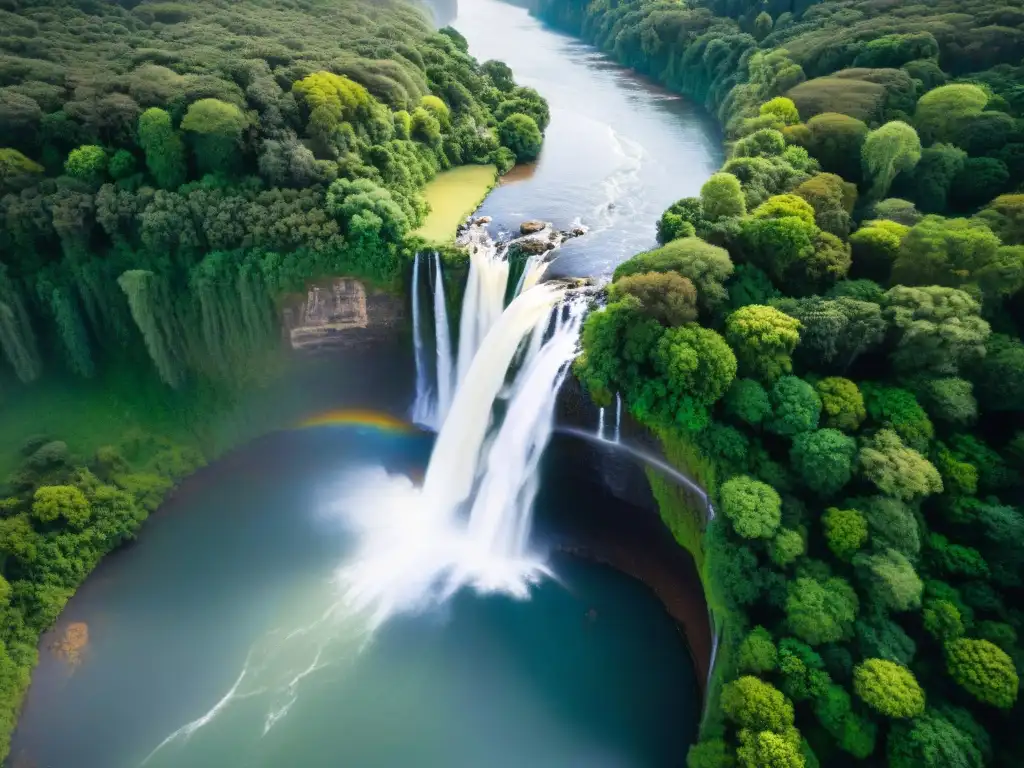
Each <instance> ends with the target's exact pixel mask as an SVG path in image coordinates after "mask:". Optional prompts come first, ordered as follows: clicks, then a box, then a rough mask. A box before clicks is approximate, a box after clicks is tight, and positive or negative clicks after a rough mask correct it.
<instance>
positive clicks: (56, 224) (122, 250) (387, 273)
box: [0, 0, 548, 387]
mask: <svg viewBox="0 0 1024 768" xmlns="http://www.w3.org/2000/svg"><path fill="white" fill-rule="evenodd" d="M0 23H2V25H3V27H4V29H5V35H4V36H3V37H0V135H2V136H3V140H2V143H3V144H4V145H5V146H3V147H2V148H0V250H2V252H3V254H4V256H3V260H2V265H0V348H2V351H3V356H4V358H5V360H6V362H7V363H8V364H9V365H10V368H11V369H13V371H14V372H15V374H16V375H17V377H18V378H19V379H20V380H21V381H22V382H31V381H33V380H35V379H36V378H38V377H39V376H40V375H41V374H42V373H43V371H44V369H46V368H61V367H64V368H68V369H70V370H72V371H74V372H75V373H77V374H79V375H81V376H86V377H88V376H92V375H94V374H95V372H96V370H97V368H98V367H101V366H103V365H105V364H106V363H107V362H109V361H110V360H111V359H112V358H121V357H125V356H130V355H133V354H135V355H137V356H139V357H142V356H148V357H149V358H151V360H152V362H153V365H154V366H155V367H156V369H157V370H158V372H159V373H160V376H161V377H162V378H163V379H164V381H165V382H166V383H167V384H169V385H170V386H173V387H178V386H181V385H182V383H183V382H185V381H186V380H187V379H188V378H189V377H190V376H194V375H196V374H199V375H206V374H210V373H217V372H218V370H219V369H223V368H225V367H228V366H230V365H231V362H232V359H233V358H237V357H238V356H244V355H245V354H247V353H248V351H249V349H250V348H251V347H252V346H253V345H254V344H257V343H259V341H260V339H261V338H262V337H263V336H264V335H265V334H266V332H267V329H268V325H269V323H268V318H267V314H268V311H269V309H270V305H271V301H272V297H275V296H277V295H278V294H279V293H280V292H281V291H282V290H284V289H287V288H293V287H296V286H299V287H301V285H302V283H303V281H305V280H308V279H310V278H314V277H317V276H320V275H323V274H328V273H338V272H346V273H351V274H355V275H358V276H362V277H365V278H368V279H371V280H373V281H376V282H385V283H386V282H393V281H394V280H395V279H396V277H397V276H398V275H400V274H401V269H402V266H403V263H404V262H403V257H405V256H407V255H408V253H410V249H411V248H412V247H414V242H415V241H411V240H410V239H409V235H410V234H411V233H412V232H413V231H414V230H415V229H416V228H417V227H418V226H419V225H420V224H422V223H423V220H424V217H425V216H426V214H427V211H428V205H427V203H426V201H425V200H424V198H423V195H422V190H423V188H424V185H425V184H426V183H427V182H428V181H429V180H430V179H432V178H433V177H434V176H435V175H436V174H437V173H438V172H439V171H441V170H445V169H448V168H452V167H455V166H459V165H463V164H471V163H475V164H493V165H495V166H497V167H498V169H499V171H500V172H505V171H507V170H508V169H509V168H510V167H511V166H512V165H513V164H514V163H515V162H516V160H517V159H529V158H530V157H532V156H535V155H536V152H537V149H538V147H539V143H540V139H541V132H542V131H543V130H544V128H545V127H546V125H547V122H548V113H547V105H546V103H545V102H544V101H543V99H542V98H541V97H540V96H539V95H538V94H537V93H536V92H535V91H533V90H531V89H529V88H521V87H518V86H516V84H515V82H514V80H513V78H512V73H511V72H510V70H509V69H508V67H507V66H505V65H504V64H501V63H500V62H487V63H485V64H483V65H479V64H478V63H477V62H476V61H475V60H474V59H473V58H472V57H470V56H469V55H468V54H467V52H466V48H467V47H466V42H465V40H463V39H462V37H461V36H460V35H459V34H458V33H457V32H455V31H453V30H450V29H446V30H442V31H441V32H435V31H434V30H433V29H432V28H431V27H430V26H429V24H428V21H427V17H426V15H425V10H424V9H423V8H419V7H416V6H414V5H412V4H407V3H404V2H400V1H399V0H394V1H390V2H385V3H370V2H365V0H315V1H314V2H301V3H284V4H282V3H269V2H259V1H258V0H246V2H242V3H142V4H138V5H136V4H125V5H118V4H114V3H100V4H97V3H89V2H73V1H72V0H67V1H61V0H47V1H45V2H40V1H35V2H33V1H30V0H24V1H23V2H22V1H21V0H14V2H12V3H8V4H7V5H6V6H5V7H4V8H3V9H0Z"/></svg>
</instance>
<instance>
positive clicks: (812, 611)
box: [786, 576, 858, 645]
mask: <svg viewBox="0 0 1024 768" xmlns="http://www.w3.org/2000/svg"><path fill="white" fill-rule="evenodd" d="M857 608H858V601H857V593H856V592H854V590H853V587H851V586H850V584H849V582H847V581H846V580H845V579H841V578H839V577H831V578H828V579H825V580H824V581H819V580H817V579H811V578H807V577H804V576H801V577H798V578H796V579H795V580H794V581H792V582H790V584H789V588H788V592H787V596H786V626H787V627H788V629H789V631H790V632H792V633H793V634H794V635H795V636H796V637H799V638H800V639H801V640H804V641H805V642H807V643H808V644H810V645H821V644H822V643H836V642H839V641H841V640H844V639H846V638H848V637H850V636H851V635H852V634H853V622H854V619H855V618H856V617H857Z"/></svg>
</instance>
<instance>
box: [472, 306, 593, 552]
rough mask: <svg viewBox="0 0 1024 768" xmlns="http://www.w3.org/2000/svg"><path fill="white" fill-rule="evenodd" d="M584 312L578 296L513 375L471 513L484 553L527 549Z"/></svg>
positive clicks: (543, 324) (476, 538) (474, 532)
mask: <svg viewBox="0 0 1024 768" xmlns="http://www.w3.org/2000/svg"><path fill="white" fill-rule="evenodd" d="M535 290H536V289H535ZM530 293H532V292H527V293H526V294H525V295H530ZM585 310H586V302H585V301H581V300H574V301H571V302H570V303H569V304H568V305H567V306H566V307H565V308H564V309H560V310H559V311H558V312H557V314H556V317H555V321H554V331H553V334H552V335H551V337H550V339H548V341H547V342H546V343H545V344H544V345H543V346H542V347H540V348H538V349H537V350H536V352H535V353H532V354H531V355H530V356H528V357H527V358H526V359H525V360H524V362H523V367H522V368H521V370H520V372H519V375H518V376H517V377H516V380H515V385H514V389H513V394H512V397H511V399H510V402H509V407H508V412H507V413H506V414H505V420H504V421H503V422H502V425H501V428H500V430H499V431H498V434H497V436H496V437H495V438H494V441H493V442H492V443H491V446H490V450H489V452H488V457H487V464H486V466H485V468H484V473H483V480H482V482H481V485H480V488H479V490H478V491H477V493H476V497H475V498H474V500H473V507H472V510H471V512H470V517H469V534H470V537H471V538H472V539H473V541H474V542H475V543H476V544H477V545H478V546H479V548H480V551H482V552H487V553H489V554H490V555H498V556H502V557H512V558H519V557H522V555H523V553H524V552H525V551H526V546H527V539H528V537H529V532H530V519H531V512H532V509H533V501H534V498H535V497H536V495H537V490H538V469H539V464H540V459H541V456H542V455H543V453H544V449H545V448H546V447H547V444H548V441H549V440H550V438H551V431H552V428H553V426H554V409H555V397H556V395H557V394H558V390H559V388H560V387H561V385H562V381H563V379H564V378H565V374H566V372H567V371H568V365H567V363H568V361H569V360H571V359H572V358H573V357H574V356H575V350H576V344H577V339H578V337H579V329H580V323H581V322H582V320H583V314H584V311H585ZM547 326H548V318H547V317H544V318H542V320H541V323H540V324H538V326H537V328H538V329H540V332H541V333H543V331H544V330H545V329H546V328H547Z"/></svg>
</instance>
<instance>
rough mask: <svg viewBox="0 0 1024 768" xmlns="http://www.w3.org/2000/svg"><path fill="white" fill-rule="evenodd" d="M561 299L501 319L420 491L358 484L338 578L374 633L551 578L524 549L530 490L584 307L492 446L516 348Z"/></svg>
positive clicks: (523, 302) (538, 299)
mask: <svg viewBox="0 0 1024 768" xmlns="http://www.w3.org/2000/svg"><path fill="white" fill-rule="evenodd" d="M564 296H565V289H564V288H558V287H555V286H552V285H549V284H542V285H538V286H536V287H535V288H533V289H532V290H529V291H526V292H525V293H523V294H521V295H520V296H518V297H516V299H515V300H513V302H512V303H511V304H510V305H509V307H508V309H506V310H505V312H504V313H503V314H502V315H501V317H500V318H499V320H498V322H497V323H496V324H495V325H494V327H493V328H492V329H491V331H490V333H488V334H487V337H486V338H485V339H484V340H483V343H482V344H481V345H480V350H479V352H478V353H477V355H476V356H475V357H474V360H473V363H472V365H471V366H469V370H468V371H467V373H466V378H465V380H464V381H463V382H462V384H461V385H460V386H459V387H458V389H457V391H456V394H455V399H454V400H453V402H452V407H451V409H450V411H449V414H448V418H447V419H446V420H445V422H444V424H443V425H442V426H441V430H440V432H439V433H438V436H437V441H436V442H435V444H434V450H433V453H432V454H431V457H430V462H429V464H428V466H427V472H426V477H425V479H424V483H423V487H422V488H415V487H414V486H413V485H412V484H411V483H410V482H409V481H408V479H407V478H404V477H399V478H390V479H387V478H385V477H383V476H382V473H377V474H375V475H374V477H373V478H372V480H371V481H370V482H367V483H363V484H360V482H359V480H358V478H356V479H354V480H353V482H352V485H354V486H360V485H361V486H362V487H364V488H365V491H364V492H365V494H366V498H365V501H364V502H361V503H357V504H354V505H352V506H351V507H350V509H355V510H358V512H357V513H356V514H357V516H356V517H353V518H351V519H350V520H349V522H350V524H351V525H352V526H353V527H354V528H355V530H356V533H357V535H358V538H359V541H360V547H359V551H358V552H357V555H356V557H355V559H354V560H353V562H352V563H350V564H349V565H347V566H346V567H344V568H343V569H342V570H341V571H340V573H339V578H340V581H341V583H342V586H343V589H344V597H345V601H346V603H347V604H348V605H349V606H350V608H352V609H354V610H356V611H359V612H367V614H368V620H369V622H370V625H371V626H376V625H377V624H379V623H381V622H383V621H385V620H386V619H387V618H388V617H389V616H391V615H393V614H395V613H397V612H401V611H409V610H418V609H422V608H424V607H427V606H430V605H433V604H435V603H436V602H438V601H440V600H443V599H445V598H446V597H447V596H448V595H450V594H452V593H453V592H455V591H457V590H458V589H460V588H462V587H464V586H470V587H473V588H474V589H477V590H478V591H481V592H488V591H501V592H504V593H507V594H510V595H515V596H519V597H525V596H526V594H527V592H528V587H529V584H531V583H533V582H535V581H536V580H537V579H538V578H539V576H540V575H541V574H543V573H546V570H545V568H544V564H543V562H542V561H541V560H538V559H536V558H533V557H531V555H530V553H529V551H528V549H527V540H528V534H529V522H530V513H531V507H532V501H533V495H534V494H535V492H536V487H535V485H532V484H534V483H535V482H536V474H537V472H536V463H537V461H538V460H539V458H540V453H541V452H542V451H543V447H544V445H546V443H547V439H548V437H549V436H550V432H551V426H552V420H553V403H552V402H549V399H550V398H551V396H552V393H553V392H554V390H555V389H556V388H557V385H558V383H559V382H560V381H561V378H562V376H563V375H564V370H565V366H566V364H567V363H568V362H569V361H570V360H571V359H572V358H573V357H574V356H575V354H576V347H577V337H578V332H579V324H580V320H581V318H582V315H583V312H584V309H585V306H584V305H583V304H582V303H581V302H573V303H572V304H571V306H570V308H569V310H568V312H569V315H568V317H569V319H567V320H566V319H562V320H560V321H559V322H558V323H557V324H556V328H555V331H554V333H553V334H551V335H550V336H545V337H542V340H541V342H540V343H539V347H538V348H537V350H536V352H535V353H532V355H531V356H530V357H529V359H528V360H527V362H526V363H525V364H524V365H523V366H522V367H521V368H520V369H519V372H518V373H517V375H516V377H515V381H514V383H513V386H512V391H513V393H514V394H513V396H512V400H511V402H510V404H509V408H508V412H507V414H506V418H505V419H504V420H503V421H502V423H501V427H500V428H499V429H498V430H497V433H496V434H495V435H494V439H493V440H491V441H488V440H487V431H488V425H489V424H490V422H491V416H492V410H493V409H494V405H495V402H496V400H497V399H498V394H499V392H500V390H501V388H502V386H503V384H504V382H505V378H506V375H507V371H508V369H509V366H510V365H511V364H512V361H513V358H514V356H515V354H516V351H517V349H518V347H519V346H520V344H522V343H523V342H524V340H525V339H526V337H527V336H528V335H531V340H530V342H529V343H530V345H531V346H533V343H534V340H535V339H537V338H538V337H539V336H540V335H541V334H540V333H539V332H538V328H542V327H545V326H547V324H548V322H549V318H550V316H551V311H552V307H554V306H555V305H556V304H558V303H559V302H560V301H561V300H562V299H563V297H564ZM487 447H489V449H490V450H489V452H488V451H487V450H486V448H487ZM485 453H488V459H487V461H486V463H485V462H484V454H485ZM474 488H477V489H478V490H477V493H476V494H475V495H474ZM466 509H468V510H469V514H468V517H467V516H466V515H464V514H463V512H464V511H465V510H466Z"/></svg>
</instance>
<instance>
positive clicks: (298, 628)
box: [12, 428, 699, 768]
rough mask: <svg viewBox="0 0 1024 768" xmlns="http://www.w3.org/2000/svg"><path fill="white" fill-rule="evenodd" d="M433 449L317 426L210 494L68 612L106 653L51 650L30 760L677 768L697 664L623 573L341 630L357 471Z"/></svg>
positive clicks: (21, 753) (157, 526)
mask: <svg viewBox="0 0 1024 768" xmlns="http://www.w3.org/2000/svg"><path fill="white" fill-rule="evenodd" d="M429 447H430V440H429V439H428V438H419V437H402V436H392V435H384V434H382V433H379V432H373V431H370V432H363V431H361V430H354V429H339V428H322V429H312V430H303V431H299V432H291V433H281V434H277V435H273V436H270V437H267V438H264V439H263V440H260V441H258V442H256V443H254V444H252V445H251V446H249V447H248V448H246V449H244V450H242V451H240V452H238V453H236V454H233V455H231V456H229V457H228V458H226V459H225V460H223V461H221V462H219V463H217V464H215V465H213V466H211V467H209V468H208V469H206V470H204V471H202V472H200V473H199V474H197V475H196V476H194V477H192V478H191V479H190V480H188V481H187V482H186V483H185V484H184V486H183V487H182V489H181V490H180V492H179V493H178V494H177V496H176V497H175V498H174V499H173V500H172V501H171V502H169V503H168V504H167V505H166V506H165V507H164V508H163V509H162V510H161V511H160V512H159V513H157V515H156V516H154V518H152V520H151V521H150V522H149V523H148V524H147V528H146V530H145V531H144V535H143V536H142V538H141V540H140V541H139V542H138V543H136V544H135V545H133V546H132V547H131V548H129V549H127V550H124V551H122V552H120V553H118V554H116V555H114V556H112V557H111V558H110V559H109V560H108V561H107V562H106V563H105V564H104V565H102V566H101V568H100V569H99V570H98V571H97V573H96V574H95V575H94V577H93V578H91V579H90V580H89V581H88V582H87V583H86V585H85V586H84V587H83V588H82V589H81V590H80V592H79V593H78V595H77V596H76V597H75V598H74V599H73V600H72V602H71V603H70V604H69V606H68V609H67V610H66V611H65V613H64V615H63V616H62V617H61V621H60V624H59V626H58V627H57V630H56V633H57V634H58V635H59V633H60V632H62V631H63V630H64V629H66V627H67V626H68V624H70V623H72V622H84V623H85V624H86V625H87V626H88V629H89V644H88V645H87V646H86V648H85V649H84V651H83V653H82V655H81V659H80V661H79V663H78V664H77V665H71V664H69V663H68V662H67V661H65V660H63V659H60V658H58V657H57V656H56V655H54V654H53V653H52V652H50V651H47V650H45V649H44V652H43V654H42V655H43V658H42V661H41V664H40V666H39V668H38V670H37V673H36V676H35V678H34V683H33V687H32V689H31V691H30V694H29V697H28V700H27V702H26V707H25V710H24V714H23V716H22V720H21V724H20V727H19V730H18V732H17V734H16V739H15V744H14V749H13V751H12V755H13V756H14V758H15V759H16V760H22V761H25V764H28V765H39V766H52V767H53V768H63V766H75V768H121V767H122V766H124V767H128V766H140V765H143V764H145V765H148V766H155V767H160V768H162V767H166V766H189V767H194V768H206V767H207V766H209V767H210V768H213V766H218V768H224V766H239V767H241V766H267V767H268V768H269V767H270V766H309V767H310V768H314V767H316V766H324V767H325V768H326V767H327V766H358V767H360V768H362V767H363V766H367V767H372V766H386V767H388V768H390V767H391V766H394V767H396V768H397V767H398V766H403V767H404V766H423V767H424V768H434V767H435V766H436V768H462V767H463V766H465V768H470V767H477V766H495V767H496V768H504V767H505V766H508V768H513V767H515V768H519V767H521V766H552V767H554V766H559V767H562V766H594V767H597V768H601V767H603V766H609V767H611V766H616V767H618V766H623V767H624V766H670V765H678V764H679V761H680V756H681V755H683V754H685V747H686V745H687V744H688V743H689V742H690V741H691V739H692V738H693V735H694V729H695V723H696V721H697V717H698V714H699V712H698V706H699V703H698V696H697V691H696V683H695V679H694V674H693V670H692V666H691V662H690V659H689V656H688V654H687V651H686V648H685V645H684V643H683V640H682V639H681V637H680V636H679V633H678V631H677V629H676V627H675V625H674V624H673V622H672V621H671V620H670V619H669V618H668V617H667V615H666V614H665V613H664V611H663V610H662V608H661V606H660V605H659V604H658V603H657V602H656V600H655V599H654V597H653V596H652V595H651V594H650V593H649V592H648V591H647V590H646V588H644V587H643V586H641V585H640V584H638V583H636V582H634V581H632V580H630V579H627V578H625V577H623V576H621V575H619V574H617V573H615V572H613V571H610V570H607V569H604V568H602V567H598V566H596V565H591V564H588V563H584V562H579V561H574V560H569V559H556V560H554V561H553V563H552V565H553V569H554V572H555V574H556V576H557V579H556V580H549V581H546V582H544V583H542V584H541V585H540V586H538V587H537V588H536V589H535V590H534V592H533V594H532V596H531V598H530V599H529V600H527V601H521V602H517V601H514V600H510V599H507V598H504V597H497V596H492V597H486V598H482V597H479V596H477V595H475V594H473V593H460V594H458V595H457V596H456V597H455V599H453V600H452V601H450V602H449V603H447V604H445V605H444V606H442V607H441V608H438V609H434V610H431V611H430V612H428V613H425V614H422V615H416V616H401V617H398V618H396V619H394V620H392V621H391V622H389V623H387V624H386V625H385V626H384V627H383V628H381V629H380V630H378V631H377V632H376V634H372V635H371V634H368V633H367V632H366V631H365V629H366V628H365V624H364V623H361V622H360V621H359V620H357V619H354V618H353V617H351V616H345V615H344V612H341V613H340V614H337V615H334V616H331V617H328V618H327V619H325V618H324V616H325V613H326V612H327V611H329V610H330V608H331V606H332V605H334V604H335V603H336V602H337V599H338V590H337V587H336V585H335V584H334V583H333V581H332V579H333V575H334V573H335V571H336V570H337V568H338V566H339V565H340V564H342V563H343V562H345V560H346V557H347V556H348V554H349V547H350V543H351V542H350V541H349V537H348V535H347V534H346V532H345V530H344V527H343V526H342V525H341V520H342V517H343V515H344V512H345V503H346V502H345V499H346V498H347V496H348V491H349V490H351V485H352V483H354V482H356V481H355V480H353V477H354V475H353V471H354V470H355V469H357V468H360V467H363V468H365V467H382V468H383V467H386V468H388V469H389V470H390V471H391V472H393V473H398V474H408V475H411V476H413V477H417V476H418V475H419V473H421V472H422V470H423V467H424V462H425V460H426V457H427V454H428V451H429ZM360 482H366V481H365V480H362V481H360ZM381 482H382V486H381V487H382V491H383V489H384V488H385V486H386V482H387V481H386V480H385V479H384V477H383V473H382V475H381ZM243 670H244V674H243ZM232 691H233V693H232V694H231V695H230V696H227V694H228V693H229V692H232ZM218 703H220V704H219V706H218ZM204 718H205V721H204ZM275 718H276V719H275ZM197 723H198V724H197ZM189 724H192V725H191V727H188V726H189ZM268 724H269V727H268ZM183 727H185V730H184V731H182V730H181V729H182V728H183ZM176 731H178V732H179V733H178V735H177V736H175V737H173V738H170V739H169V740H167V739H168V737H171V735H172V734H174V733H175V732H176ZM189 731H190V732H189ZM165 740H167V741H166V743H163V746H159V745H161V743H162V742H165Z"/></svg>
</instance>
